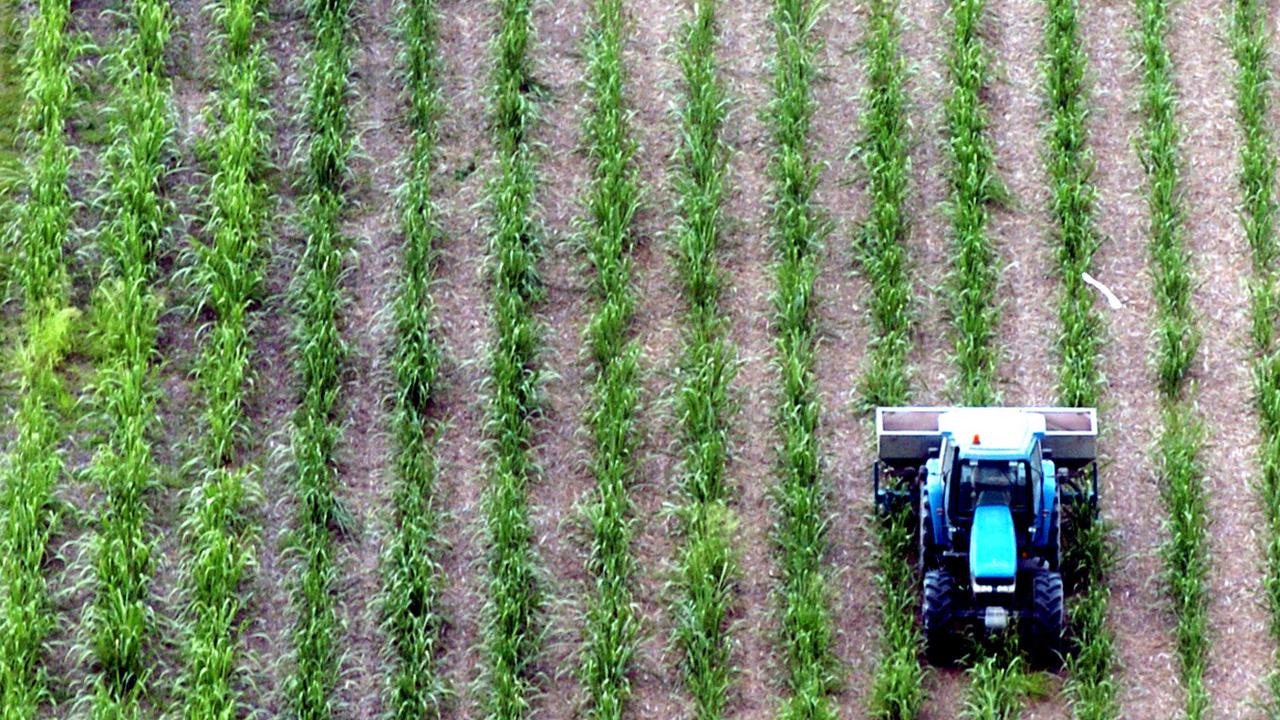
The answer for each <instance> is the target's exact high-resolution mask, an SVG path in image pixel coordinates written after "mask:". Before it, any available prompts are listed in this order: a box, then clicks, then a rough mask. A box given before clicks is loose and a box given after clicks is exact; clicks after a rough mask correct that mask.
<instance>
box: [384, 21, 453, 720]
mask: <svg viewBox="0 0 1280 720" xmlns="http://www.w3.org/2000/svg"><path fill="white" fill-rule="evenodd" d="M436 12H437V11H436V3H435V0H406V2H404V3H403V4H402V5H401V6H400V14H399V31H400V40H401V43H402V45H403V51H402V55H401V78H402V81H403V83H404V85H405V89H406V99H407V101H408V113H407V119H408V123H409V127H410V129H411V131H412V140H411V144H410V146H409V151H408V153H407V158H406V160H407V162H406V163H405V165H404V167H405V171H406V177H405V181H404V184H402V185H401V186H400V190H399V194H400V198H399V199H400V232H401V234H402V235H403V240H402V246H401V252H402V258H401V268H400V278H399V285H398V287H397V292H396V298H395V301H394V304H393V306H392V308H393V310H392V312H393V314H394V318H395V345H394V348H393V350H392V356H391V367H392V370H393V371H394V373H395V379H396V391H395V395H394V401H395V409H394V411H393V414H392V424H393V427H394V430H395V438H396V456H395V477H396V483H395V490H394V494H393V500H392V501H393V503H394V507H395V516H394V517H395V526H394V530H393V532H392V536H391V538H390V541H389V544H388V547H387V550H386V554H385V557H384V559H383V576H384V586H383V591H382V612H383V618H384V627H385V629H386V631H387V636H388V638H389V643H390V648H389V649H390V654H391V660H392V670H391V673H390V679H389V682H388V706H389V708H390V716H391V717H392V718H395V719H396V720H410V719H411V718H412V719H413V720H421V719H424V718H440V717H443V716H444V706H443V703H444V702H445V700H446V698H447V695H448V693H447V688H446V685H445V683H444V680H443V678H442V677H441V675H440V672H439V653H440V648H439V645H440V633H441V630H442V627H443V623H444V619H443V617H442V616H441V614H440V608H439V595H440V588H441V586H442V585H443V582H444V578H443V574H442V572H443V571H442V569H441V567H440V564H439V562H438V555H439V542H438V538H437V534H436V533H437V527H438V524H439V518H438V515H439V513H438V511H437V509H436V506H435V482H436V460H435V452H434V447H433V442H434V438H435V436H436V434H437V433H438V432H439V425H438V423H437V421H436V420H435V419H434V418H433V417H432V408H433V406H434V403H435V391H436V376H437V371H438V369H439V366H440V346H439V343H438V341H437V340H436V338H435V337H434V335H433V332H432V330H433V327H434V326H433V323H434V319H433V317H434V316H433V302H432V295H431V282H432V277H433V273H434V254H435V243H436V240H437V238H438V237H439V230H438V227H437V225H436V217H437V213H436V208H435V205H434V203H433V202H432V174H433V170H434V169H435V164H436V147H437V135H438V125H439V123H438V118H439V115H440V113H441V112H442V110H443V101H442V100H441V97H440V91H439V86H438V80H437V72H438V71H437V63H438V53H439V48H438V46H437V27H438V26H437V15H436Z"/></svg>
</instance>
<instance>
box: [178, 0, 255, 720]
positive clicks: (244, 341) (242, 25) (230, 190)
mask: <svg viewBox="0 0 1280 720" xmlns="http://www.w3.org/2000/svg"><path fill="white" fill-rule="evenodd" d="M212 13H213V16H214V19H215V21H216V22H217V28H218V29H217V33H216V42H217V46H216V47H217V50H216V55H215V57H216V58H217V64H218V92H217V94H216V96H215V98H214V100H213V104H212V106H211V107H210V108H209V110H208V113H207V114H208V116H209V121H210V122H209V124H210V126H211V127H213V128H215V130H214V132H213V135H212V137H211V148H212V160H211V164H212V166H213V167H212V169H213V172H212V173H211V175H210V180H209V186H208V201H207V206H206V208H205V211H204V230H205V235H206V238H207V239H206V240H205V241H204V242H196V243H194V244H193V248H192V249H193V254H194V256H195V260H196V261H195V263H194V264H193V266H192V267H193V274H192V286H193V289H194V291H195V293H196V297H197V298H198V306H199V308H200V309H201V310H202V311H204V312H207V313H209V314H211V315H212V318H213V319H212V321H211V323H210V324H209V325H207V326H206V327H205V329H204V331H203V336H202V340H203V344H204V347H203V350H202V354H201V358H200V363H199V366H198V369H197V371H196V381H197V382H196V385H197V388H198V389H199V391H200V396H201V397H202V399H203V402H204V403H205V407H204V427H203V433H202V442H201V443H200V452H199V454H198V456H197V457H196V458H195V459H194V461H193V463H192V465H193V467H194V468H195V472H196V473H197V475H198V478H199V479H198V481H197V483H196V485H195V487H194V488H193V490H192V493H191V497H190V498H189V505H188V510H187V514H186V518H185V520H184V522H183V533H184V536H185V538H186V542H187V546H188V556H187V558H186V560H185V562H184V566H183V571H184V575H185V582H186V583H187V590H188V593H189V597H190V600H189V603H188V608H187V612H186V622H187V627H186V637H185V643H184V646H183V652H184V655H185V661H186V673H185V675H184V677H183V683H182V691H183V699H182V713H183V716H184V717H185V718H187V720H204V719H206V718H226V719H227V720H231V719H232V718H235V717H237V715H238V713H239V711H240V708H239V703H238V698H239V692H238V689H237V686H236V681H237V679H238V660H237V659H238V654H239V649H240V648H239V638H238V634H239V630H240V626H241V624H242V623H243V621H244V619H243V617H242V612H243V610H244V601H243V599H242V598H243V588H242V587H241V585H242V580H243V578H244V577H245V575H246V573H247V572H249V571H250V570H251V569H252V567H253V565H254V548H255V544H256V542H257V537H256V529H255V528H254V527H253V526H252V524H251V523H250V522H249V520H248V519H247V517H246V515H245V512H244V508H245V506H246V504H247V503H248V502H250V501H252V500H253V499H256V498H257V493H256V488H257V485H256V481H255V479H256V476H257V472H258V471H257V468H256V467H254V466H253V465H251V464H249V463H246V462H245V461H244V460H242V459H241V458H240V451H241V450H242V449H243V445H244V441H245V436H246V435H247V433H248V430H249V428H248V421H247V418H246V417H245V411H244V405H245V399H246V394H247V391H248V389H249V386H250V384H251V383H252V377H251V366H250V362H251V360H252V356H253V351H254V348H253V342H252V340H251V338H250V335H249V325H250V322H251V318H250V313H251V308H252V304H253V302H254V301H255V299H256V297H257V295H258V294H259V293H260V291H261V286H262V273H263V271H262V256H263V245H264V238H263V225H264V222H265V219H266V211H267V209H268V203H267V187H266V185H265V183H264V181H263V172H264V170H265V169H266V166H267V163H268V160H267V158H268V154H269V151H270V147H269V145H270V143H269V140H270V138H269V135H268V132H267V127H268V123H269V117H268V114H269V113H268V107H267V100H266V94H265V92H264V88H265V85H266V72H267V67H266V62H267V61H266V60H265V59H264V57H263V54H262V46H261V41H260V40H259V39H258V38H257V37H256V36H255V33H254V30H255V28H256V27H257V26H258V25H259V21H260V20H261V19H262V17H263V15H262V8H261V6H260V4H259V3H258V2H257V0H223V1H222V2H220V3H218V4H217V5H215V6H213V9H212ZM239 679H243V678H239Z"/></svg>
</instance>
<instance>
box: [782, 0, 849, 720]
mask: <svg viewBox="0 0 1280 720" xmlns="http://www.w3.org/2000/svg"><path fill="white" fill-rule="evenodd" d="M820 15H821V7H820V5H819V4H818V3H816V2H812V0H776V2H774V5H773V23H774V36H775V40H776V42H777V50H776V53H777V54H776V57H775V58H774V68H773V70H774V80H773V100H772V102H771V108H770V109H771V115H772V117H773V139H774V143H775V145H776V147H775V149H774V153H773V158H772V162H771V165H770V170H771V175H772V177H773V234H774V246H775V249H774V252H775V254H776V255H777V258H778V262H777V265H776V268H775V279H774V283H775V290H774V332H775V334H776V336H777V337H776V340H775V342H776V347H777V349H778V370H779V377H780V380H781V386H782V402H781V405H780V407H779V409H778V414H777V417H776V421H777V424H778V433H779V435H780V436H781V443H780V445H779V447H778V459H779V468H778V472H779V478H778V481H777V485H776V487H775V488H774V499H775V502H776V503H777V506H778V524H777V528H776V531H775V535H776V541H777V543H778V545H779V547H780V548H781V550H782V586H781V591H780V596H781V600H782V639H783V648H784V650H785V657H786V669H787V686H788V689H789V690H790V695H789V696H788V697H786V698H785V699H784V700H783V707H782V712H781V713H780V716H781V717H784V718H808V719H816V718H835V717H836V716H837V714H836V708H835V706H834V704H833V703H832V699H831V691H832V690H833V689H834V687H835V686H836V683H837V680H838V663H837V660H836V657H835V654H834V652H833V651H832V647H831V645H832V642H833V640H834V637H835V627H834V626H833V622H832V617H831V608H830V602H829V600H830V598H829V591H828V585H827V572H826V569H825V568H824V567H823V564H824V561H825V559H826V554H827V538H826V534H827V533H826V531H827V521H828V513H827V508H826V501H827V492H826V487H825V484H824V482H823V468H822V460H821V452H822V451H821V448H820V447H819V442H818V418H819V415H820V409H821V408H820V406H819V401H818V394H817V390H816V388H815V380H814V374H813V366H814V359H815V355H816V351H817V328H816V326H815V321H814V317H813V315H814V281H815V278H816V277H817V269H818V260H819V258H820V257H821V250H822V241H823V239H824V238H825V236H826V233H827V227H826V223H825V222H824V221H823V220H822V219H821V218H820V217H819V213H818V212H817V210H816V209H815V208H814V206H813V191H814V186H815V185H816V184H817V181H818V174H819V172H820V170H821V166H820V164H819V163H817V162H815V161H814V160H813V158H812V157H811V154H810V148H809V128H810V124H811V118H812V116H813V111H814V100H813V92H812V88H811V86H812V84H813V81H814V78H815V77H817V74H818V68H817V61H816V57H815V56H816V53H817V50H818V41H817V40H816V39H815V38H814V33H813V31H814V26H815V25H816V24H817V22H818V19H819V17H820Z"/></svg>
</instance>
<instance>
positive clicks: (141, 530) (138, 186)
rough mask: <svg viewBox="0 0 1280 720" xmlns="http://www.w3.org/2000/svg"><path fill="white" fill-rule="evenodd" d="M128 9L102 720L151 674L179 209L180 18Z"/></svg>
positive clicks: (136, 694)
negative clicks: (159, 351) (168, 298)
mask: <svg viewBox="0 0 1280 720" xmlns="http://www.w3.org/2000/svg"><path fill="white" fill-rule="evenodd" d="M122 17H123V18H124V19H126V20H127V21H128V23H129V25H130V27H129V29H127V30H125V31H124V32H123V37H122V40H121V43H120V45H119V47H118V48H117V49H116V50H115V51H114V52H113V53H112V55H111V57H109V58H108V60H107V67H108V68H109V76H110V80H111V82H112V85H113V86H114V88H115V90H116V93H115V96H114V98H113V101H112V107H111V108H110V117H111V132H112V137H113V140H112V143H111V146H110V147H109V148H108V150H107V151H106V154H105V157H104V164H105V167H106V177H107V192H106V194H105V196H104V197H103V198H102V212H103V215H104V217H105V218H107V219H106V221H105V223H104V225H103V227H102V228H101V229H100V230H99V232H98V236H99V241H98V242H99V245H100V247H101V249H102V251H103V255H104V257H105V258H106V264H105V265H106V266H105V268H104V271H103V277H102V280H101V282H100V284H99V287H98V290H97V295H96V297H95V298H94V312H95V321H96V322H95V327H96V330H97V341H98V345H99V352H100V353H101V356H102V358H101V368H100V374H99V377H98V380H97V384H96V388H95V392H96V402H97V406H98V408H99V409H100V410H101V412H102V415H103V417H102V418H101V426H102V427H105V428H107V436H106V437H105V438H104V440H103V442H102V444H101V445H100V446H99V448H98V451H97V453H96V455H95V456H94V458H93V462H92V465H91V467H90V475H91V477H92V478H93V479H94V480H95V481H96V483H97V485H98V487H99V488H101V489H102V492H103V494H104V497H103V501H102V504H101V509H100V513H99V517H98V521H97V533H96V535H95V536H94V537H93V538H92V541H91V557H92V558H93V564H94V568H95V570H96V575H95V583H94V590H95V595H94V600H93V602H92V604H91V605H90V606H89V608H88V609H87V613H86V620H87V623H88V627H89V635H90V642H91V648H92V650H93V654H94V657H95V658H96V661H97V663H96V670H97V675H96V684H95V690H94V693H93V698H92V716H93V717H98V718H129V717H136V716H138V715H139V713H140V712H141V710H140V705H139V701H140V700H141V699H142V698H143V697H144V696H145V695H146V690H145V687H146V684H147V679H148V676H149V675H150V673H151V668H150V662H149V661H148V647H149V646H150V645H151V643H152V639H151V636H152V634H153V630H154V625H155V623H154V621H153V617H152V610H151V605H150V600H149V595H150V589H149V585H150V576H151V571H152V567H153V562H152V557H151V553H152V547H153V543H154V541H153V540H152V539H151V535H152V533H151V530H150V529H149V528H148V527H147V519H148V515H149V513H148V508H147V502H146V493H147V491H148V490H149V489H150V488H152V487H153V486H154V485H155V472H156V468H155V465H154V461H153V458H152V453H151V445H150V441H149V438H148V436H149V434H150V432H151V429H152V426H153V424H154V422H155V419H156V413H155V402H154V400H155V388H154V378H153V368H152V364H153V362H154V361H155V339H156V318H157V313H158V311H159V300H158V298H157V297H156V295H155V294H154V293H153V292H152V291H151V283H152V281H153V279H154V276H155V272H156V261H155V255H156V252H157V249H158V245H159V243H160V242H161V240H162V239H163V238H164V235H165V230H164V228H165V227H166V225H167V224H168V218H169V217H170V214H171V208H170V207H169V203H168V202H167V201H166V200H165V199H164V197H163V196H162V193H161V180H162V179H163V177H164V175H165V173H166V170H167V168H166V164H167V162H168V160H169V156H170V151H171V147H170V144H171V141H172V137H171V136H172V132H173V121H172V116H171V112H172V110H171V104H170V89H169V82H168V80H167V78H166V77H165V75H164V53H165V46H166V44H167V42H168V39H169V34H170V31H171V29H172V23H173V20H172V17H171V15H170V10H169V6H168V3H166V2H164V0H140V1H139V2H136V3H133V4H131V5H130V6H129V9H128V10H127V11H124V12H123V13H122Z"/></svg>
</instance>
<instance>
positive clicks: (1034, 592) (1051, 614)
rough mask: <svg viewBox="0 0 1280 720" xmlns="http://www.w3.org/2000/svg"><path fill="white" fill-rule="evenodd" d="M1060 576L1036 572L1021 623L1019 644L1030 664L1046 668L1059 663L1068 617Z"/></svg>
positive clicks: (1053, 666)
mask: <svg viewBox="0 0 1280 720" xmlns="http://www.w3.org/2000/svg"><path fill="white" fill-rule="evenodd" d="M1062 596H1063V590H1062V575H1061V574H1059V573H1056V572H1039V573H1036V575H1035V576H1034V577H1033V578H1032V581H1031V607H1029V608H1028V609H1027V614H1026V617H1025V619H1024V622H1023V623H1022V632H1023V638H1022V644H1023V647H1024V648H1026V649H1027V651H1028V652H1029V653H1030V655H1031V661H1032V662H1033V663H1034V664H1035V665H1036V666H1037V667H1042V668H1046V669H1051V670H1052V669H1057V668H1058V667H1059V666H1060V665H1061V664H1062V651H1063V642H1064V641H1063V634H1064V632H1065V630H1066V624H1067V616H1066V612H1065V609H1064V607H1063V600H1062Z"/></svg>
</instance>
